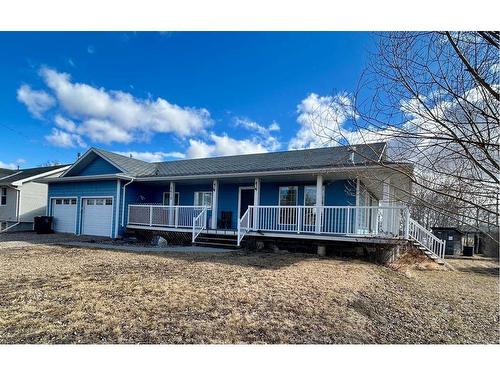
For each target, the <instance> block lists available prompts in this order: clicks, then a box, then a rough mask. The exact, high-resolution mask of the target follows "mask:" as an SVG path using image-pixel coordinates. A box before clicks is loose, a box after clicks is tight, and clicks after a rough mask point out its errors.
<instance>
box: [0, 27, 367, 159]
mask: <svg viewBox="0 0 500 375" xmlns="http://www.w3.org/2000/svg"><path fill="white" fill-rule="evenodd" d="M371 41H372V36H371V35H370V34H369V33H342V32H330V33H317V32H316V33H271V32H260V33H242V32H235V33H215V32H203V33H202V32H196V33H184V32H183V33H181V32H173V33H119V32H117V33H89V32H87V33H0V44H1V45H2V49H1V51H0V66H1V69H0V82H1V88H2V89H1V90H0V131H1V133H0V134H1V136H0V167H2V166H3V167H9V166H10V167H12V166H14V165H17V164H20V165H21V166H22V167H30V166H37V165H40V164H41V163H44V162H47V161H55V160H57V161H59V162H62V163H66V162H72V161H74V159H75V156H76V153H77V152H84V151H85V150H86V149H87V148H88V147H91V146H96V147H100V148H105V149H108V150H111V151H119V152H124V153H127V154H128V153H133V154H134V156H137V157H140V158H143V159H145V160H150V161H151V160H170V159H175V158H181V157H205V156H217V155H229V154H238V153H250V152H265V151H274V150H286V149H293V148H305V147H315V146H318V145H320V144H319V142H318V141H317V140H315V139H314V137H313V135H312V132H311V124H310V118H311V116H310V115H311V112H312V111H314V110H315V108H318V107H321V106H322V105H326V104H327V103H328V102H329V101H330V100H331V98H330V95H332V93H334V92H339V91H341V92H342V91H345V92H346V93H349V92H352V91H353V89H354V87H355V85H356V82H357V79H358V78H359V74H360V72H361V70H362V68H363V66H364V64H365V63H366V59H367V57H368V56H367V54H368V50H369V48H370V42H371ZM338 121H339V122H340V125H339V126H343V123H344V122H345V119H344V118H340V119H338Z"/></svg>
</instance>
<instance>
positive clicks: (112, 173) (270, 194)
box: [46, 143, 418, 245]
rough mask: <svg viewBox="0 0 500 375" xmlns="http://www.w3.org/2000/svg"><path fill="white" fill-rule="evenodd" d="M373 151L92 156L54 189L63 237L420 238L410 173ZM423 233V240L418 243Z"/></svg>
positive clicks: (52, 209)
mask: <svg viewBox="0 0 500 375" xmlns="http://www.w3.org/2000/svg"><path fill="white" fill-rule="evenodd" d="M386 153H387V145H386V144H385V143H374V144H365V145H356V146H339V147H329V148H319V149H309V150H298V151H284V152H274V153H265V154H252V155H238V156H224V157H214V158H205V159H191V160H176V161H167V162H159V163H147V162H144V161H141V160H137V159H134V158H132V157H126V156H123V155H119V154H116V153H112V152H109V151H105V150H100V149H96V148H91V149H89V150H88V151H87V152H86V153H85V154H84V155H82V156H81V157H80V158H79V159H78V160H77V161H76V162H75V163H74V164H73V165H72V166H71V167H70V168H69V169H68V170H66V171H65V172H64V173H63V174H62V175H61V176H60V177H58V178H52V179H47V180H46V182H47V183H48V184H49V188H48V205H47V207H48V209H47V210H48V214H49V215H51V216H53V217H54V230H55V231H58V232H69V233H75V234H88V235H97V236H107V237H112V238H116V237H120V236H123V235H124V234H125V233H126V232H127V230H136V231H137V230H143V231H154V232H178V233H182V232H184V233H187V234H189V235H190V236H191V239H192V241H193V242H195V243H196V242H197V239H198V236H200V234H204V233H211V234H214V235H217V234H221V235H222V234H224V235H226V236H228V235H229V236H232V237H233V239H234V242H235V244H236V245H240V243H241V241H242V240H244V239H245V237H247V238H248V237H252V236H253V237H256V236H257V237H271V238H280V237H281V238H283V237H284V238H301V239H304V240H308V239H310V240H318V239H321V240H327V241H328V240H331V241H338V240H342V241H356V242H360V241H361V242H372V243H373V242H378V241H387V240H392V239H400V238H409V236H411V235H412V234H415V235H416V232H415V225H417V224H418V223H415V225H414V224H413V223H414V222H413V221H412V220H411V219H410V217H409V214H408V210H407V208H406V207H405V206H404V205H403V204H402V203H401V201H403V200H404V197H405V195H406V194H408V192H409V191H410V189H411V182H410V176H411V170H412V169H411V165H409V164H407V163H389V162H387V156H386ZM414 232H415V233H414Z"/></svg>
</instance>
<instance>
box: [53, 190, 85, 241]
mask: <svg viewBox="0 0 500 375" xmlns="http://www.w3.org/2000/svg"><path fill="white" fill-rule="evenodd" d="M54 199H76V204H75V206H76V207H75V231H74V232H73V234H78V197H77V196H70V197H61V196H54V197H53V196H50V197H49V202H48V203H49V206H48V207H47V214H48V215H47V216H52V217H54V213H53V207H52V200H54Z"/></svg>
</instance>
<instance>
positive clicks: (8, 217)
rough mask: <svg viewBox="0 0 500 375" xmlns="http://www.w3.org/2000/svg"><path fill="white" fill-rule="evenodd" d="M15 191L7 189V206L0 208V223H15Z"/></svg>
mask: <svg viewBox="0 0 500 375" xmlns="http://www.w3.org/2000/svg"><path fill="white" fill-rule="evenodd" d="M17 194H18V192H17V190H15V189H13V188H10V187H7V204H6V205H5V206H0V221H13V222H15V221H17Z"/></svg>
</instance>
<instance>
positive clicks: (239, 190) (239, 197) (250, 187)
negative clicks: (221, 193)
mask: <svg viewBox="0 0 500 375" xmlns="http://www.w3.org/2000/svg"><path fill="white" fill-rule="evenodd" d="M242 190H254V187H253V186H240V187H239V188H238V216H237V218H238V219H237V220H238V222H239V221H240V214H241V212H240V208H241V191H242ZM254 200H255V195H254ZM253 203H254V204H255V202H253ZM250 206H253V205H250Z"/></svg>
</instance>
